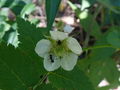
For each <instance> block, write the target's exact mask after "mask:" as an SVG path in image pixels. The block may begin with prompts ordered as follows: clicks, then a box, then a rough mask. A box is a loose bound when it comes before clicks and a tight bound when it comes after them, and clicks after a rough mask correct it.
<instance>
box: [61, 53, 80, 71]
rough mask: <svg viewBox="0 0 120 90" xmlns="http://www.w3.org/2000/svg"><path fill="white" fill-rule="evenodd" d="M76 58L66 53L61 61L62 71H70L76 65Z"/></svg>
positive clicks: (74, 55) (72, 54)
mask: <svg viewBox="0 0 120 90" xmlns="http://www.w3.org/2000/svg"><path fill="white" fill-rule="evenodd" d="M77 59H78V56H77V55H76V54H74V53H71V52H70V53H67V54H65V55H64V56H63V58H62V59H61V67H62V68H63V69H64V70H67V71H70V70H72V69H73V68H74V66H75V65H76V63H77Z"/></svg>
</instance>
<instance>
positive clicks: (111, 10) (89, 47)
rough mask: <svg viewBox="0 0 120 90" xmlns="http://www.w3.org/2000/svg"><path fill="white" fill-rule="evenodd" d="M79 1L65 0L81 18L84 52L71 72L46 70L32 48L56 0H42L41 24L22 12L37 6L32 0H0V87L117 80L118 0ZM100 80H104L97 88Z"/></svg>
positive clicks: (67, 86) (56, 88)
mask: <svg viewBox="0 0 120 90" xmlns="http://www.w3.org/2000/svg"><path fill="white" fill-rule="evenodd" d="M79 1H80V5H81V7H79V5H76V4H73V3H72V2H70V1H69V2H68V4H69V6H70V7H71V8H72V10H73V11H74V12H75V15H76V17H77V19H79V21H80V23H79V24H80V28H81V31H82V32H83V33H82V34H83V37H84V38H83V42H82V45H83V47H84V48H83V52H84V53H85V56H84V55H81V56H82V57H83V56H84V57H83V58H82V59H80V60H78V64H77V66H76V67H75V68H74V69H73V70H72V71H69V72H67V71H64V70H63V69H62V68H60V69H59V70H57V71H54V72H47V71H46V70H45V69H44V66H43V58H40V57H39V56H38V55H37V54H36V53H35V50H34V49H35V47H36V43H37V42H38V41H39V40H41V39H43V38H46V37H47V36H49V31H50V30H51V29H52V26H53V23H54V20H55V17H56V14H57V11H58V9H59V5H60V3H61V0H46V2H45V5H46V6H45V7H46V18H47V27H46V28H41V27H39V28H38V27H37V26H36V25H37V22H38V19H32V20H29V18H27V17H26V15H28V16H30V15H32V12H33V11H34V10H35V9H36V5H35V4H33V3H32V1H31V0H26V1H25V0H0V8H1V9H0V90H88V89H89V90H109V89H112V88H116V87H118V86H119V85H120V80H119V78H120V71H119V70H118V69H119V68H118V67H117V65H120V55H119V54H120V53H119V52H120V27H119V25H120V22H119V21H120V0H79ZM5 7H6V8H5ZM32 23H34V24H32ZM56 26H57V25H56ZM58 26H59V23H58ZM80 33H81V32H80ZM91 36H92V38H93V41H92V39H91ZM91 42H92V44H91ZM116 53H117V54H116ZM81 56H80V57H81ZM104 79H105V80H107V81H108V83H109V85H108V86H104V87H98V85H99V84H100V82H101V81H102V80H104Z"/></svg>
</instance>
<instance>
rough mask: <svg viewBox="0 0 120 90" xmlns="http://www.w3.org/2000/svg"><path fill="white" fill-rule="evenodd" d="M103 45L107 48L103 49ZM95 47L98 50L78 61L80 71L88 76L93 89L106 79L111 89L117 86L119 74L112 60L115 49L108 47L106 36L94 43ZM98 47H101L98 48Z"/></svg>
mask: <svg viewBox="0 0 120 90" xmlns="http://www.w3.org/2000/svg"><path fill="white" fill-rule="evenodd" d="M105 45H107V46H108V47H107V46H106V47H104V46H105ZM95 46H96V47H97V46H98V48H96V49H93V50H92V52H91V54H90V55H89V56H87V57H86V58H85V59H83V60H81V61H79V67H80V69H82V70H83V71H84V72H85V73H86V74H87V75H88V76H89V78H90V80H91V81H92V83H93V85H94V87H95V88H97V87H98V84H99V83H100V82H101V81H102V80H103V79H107V81H108V82H109V83H110V86H111V87H112V88H113V87H115V86H117V85H119V82H118V80H119V76H120V72H119V71H118V69H117V67H116V63H115V60H113V59H112V56H113V54H114V52H115V50H116V49H115V48H113V47H109V45H108V43H107V40H106V34H105V35H103V37H102V38H101V39H99V40H98V41H97V42H96V44H95ZM99 46H101V47H100V48H99Z"/></svg>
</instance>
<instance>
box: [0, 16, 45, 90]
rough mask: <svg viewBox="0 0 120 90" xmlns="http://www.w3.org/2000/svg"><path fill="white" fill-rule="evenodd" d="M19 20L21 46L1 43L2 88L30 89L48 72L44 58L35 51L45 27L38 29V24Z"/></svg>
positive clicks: (0, 69)
mask: <svg viewBox="0 0 120 90" xmlns="http://www.w3.org/2000/svg"><path fill="white" fill-rule="evenodd" d="M17 21H18V22H17V24H18V32H19V34H20V35H19V40H20V43H21V44H20V45H19V47H18V48H14V47H13V46H11V45H9V46H7V45H6V44H5V43H1V44H0V89H3V90H27V89H28V90H29V89H30V88H32V87H34V86H35V85H36V84H37V83H38V81H39V80H41V78H40V76H41V75H44V74H45V72H46V71H45V69H44V67H43V63H42V58H40V57H39V56H38V55H37V54H36V53H35V51H34V48H35V46H36V43H37V42H38V41H39V40H40V39H42V38H43V35H42V33H41V32H42V30H45V29H36V26H34V25H31V24H30V23H29V22H27V21H24V20H23V19H20V18H17Z"/></svg>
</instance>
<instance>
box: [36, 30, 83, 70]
mask: <svg viewBox="0 0 120 90" xmlns="http://www.w3.org/2000/svg"><path fill="white" fill-rule="evenodd" d="M50 35H51V37H50V38H48V39H42V40H40V41H39V42H38V43H37V45H36V47H35V52H36V53H37V54H38V55H39V56H40V57H43V58H44V67H45V69H46V70H47V71H54V70H56V69H58V68H59V67H60V66H61V67H62V68H63V69H64V70H67V71H70V70H72V69H73V68H74V66H75V65H76V63H77V59H78V56H79V55H80V54H81V53H82V48H81V46H80V44H79V43H78V41H77V40H76V39H75V38H72V37H69V36H68V34H67V33H65V32H60V31H50Z"/></svg>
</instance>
